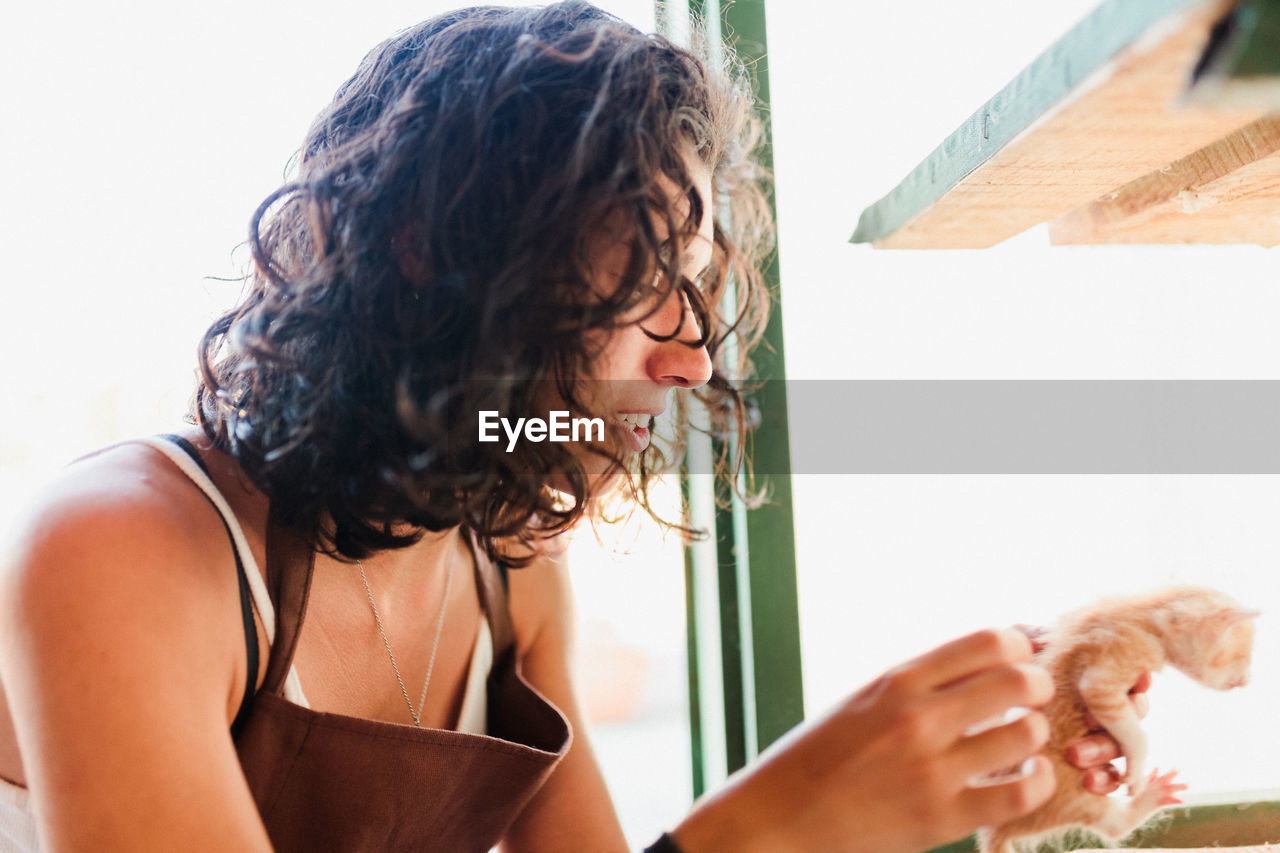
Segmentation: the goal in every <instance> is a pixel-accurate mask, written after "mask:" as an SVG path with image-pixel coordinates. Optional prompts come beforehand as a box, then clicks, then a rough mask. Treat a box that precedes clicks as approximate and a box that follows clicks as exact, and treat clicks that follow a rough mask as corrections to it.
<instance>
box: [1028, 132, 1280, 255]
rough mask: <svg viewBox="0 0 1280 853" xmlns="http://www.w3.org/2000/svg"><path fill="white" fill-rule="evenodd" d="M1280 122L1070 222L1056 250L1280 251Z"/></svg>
mask: <svg viewBox="0 0 1280 853" xmlns="http://www.w3.org/2000/svg"><path fill="white" fill-rule="evenodd" d="M1277 152H1280V116H1274V115H1273V116H1267V117H1265V118H1262V119H1259V120H1258V121H1256V122H1253V123H1251V124H1249V125H1246V126H1245V127H1242V128H1240V129H1239V130H1237V131H1235V132H1234V133H1231V134H1229V135H1228V136H1226V137H1224V138H1222V139H1220V140H1218V141H1217V142H1214V143H1212V144H1210V145H1208V146H1206V147H1204V148H1201V149H1200V150H1199V151H1196V152H1194V153H1192V154H1190V155H1188V156H1187V157H1184V158H1182V159H1180V160H1177V161H1175V162H1173V163H1171V164H1169V165H1168V166H1166V167H1165V168H1163V169H1158V170H1156V171H1154V172H1151V173H1149V174H1147V175H1144V176H1143V177H1141V178H1138V179H1137V180H1135V181H1132V182H1130V183H1129V184H1126V185H1125V186H1123V187H1121V188H1120V189H1118V190H1116V191H1115V192H1112V193H1109V194H1108V195H1106V196H1104V197H1103V198H1100V199H1098V200H1096V201H1094V202H1091V203H1090V204H1087V205H1084V206H1082V207H1080V208H1077V209H1076V210H1073V211H1071V212H1069V213H1066V214H1064V215H1063V216H1061V217H1059V218H1057V219H1055V220H1054V221H1053V222H1052V223H1051V224H1050V226H1049V239H1050V242H1052V243H1054V244H1055V245H1073V244H1093V243H1256V244H1258V245H1260V246H1275V245H1278V244H1280V156H1276V155H1277Z"/></svg>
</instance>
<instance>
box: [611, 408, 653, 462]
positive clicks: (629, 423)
mask: <svg viewBox="0 0 1280 853" xmlns="http://www.w3.org/2000/svg"><path fill="white" fill-rule="evenodd" d="M614 417H615V418H616V419H617V422H618V426H619V428H620V429H619V431H620V432H621V433H622V436H623V439H624V440H625V441H626V444H627V447H628V448H629V449H630V450H631V452H632V453H643V452H644V451H645V448H647V447H648V446H649V441H650V439H651V436H650V434H649V424H650V423H652V417H653V415H651V414H650V413H648V412H618V413H617V414H616V415H615V416H614Z"/></svg>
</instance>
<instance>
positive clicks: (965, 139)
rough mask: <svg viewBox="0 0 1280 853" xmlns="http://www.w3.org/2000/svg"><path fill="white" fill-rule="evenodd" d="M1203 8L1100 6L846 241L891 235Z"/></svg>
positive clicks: (872, 210) (1160, 1) (1193, 1)
mask: <svg viewBox="0 0 1280 853" xmlns="http://www.w3.org/2000/svg"><path fill="white" fill-rule="evenodd" d="M1204 2H1205V0H1108V2H1106V3H1103V4H1102V5H1101V6H1099V7H1098V8H1097V9H1095V10H1094V11H1093V12H1091V13H1090V14H1089V15H1088V16H1086V17H1085V18H1084V19H1083V20H1082V21H1080V23H1078V24H1077V25H1076V26H1075V27H1073V28H1072V29H1071V30H1070V31H1069V32H1068V33H1067V34H1066V35H1065V36H1063V37H1062V38H1061V39H1059V40H1058V41H1057V42H1055V43H1054V44H1053V45H1052V46H1051V47H1050V48H1049V49H1048V50H1046V51H1045V52H1044V53H1042V54H1041V55H1040V56H1039V57H1038V58H1037V59H1036V60H1035V61H1034V62H1032V63H1031V64H1030V65H1028V66H1027V67H1026V68H1025V69H1024V70H1023V71H1022V72H1021V73H1020V74H1018V76H1017V77H1015V78H1013V81H1012V82H1010V83H1009V85H1007V86H1005V87H1004V88H1003V89H1001V90H1000V91H999V92H998V93H997V94H996V95H995V97H993V98H992V99H991V100H989V101H987V102H986V103H985V104H983V105H982V106H981V107H980V108H978V110H977V111H976V112H974V113H973V115H971V116H969V118H968V119H966V120H965V122H964V123H963V124H961V125H960V127H958V128H957V129H956V130H955V132H953V133H952V134H951V135H950V136H948V137H947V138H946V139H945V140H943V142H942V144H941V145H939V146H938V147H937V148H935V149H934V151H933V152H932V153H931V154H930V155H929V156H928V157H926V158H925V159H924V160H923V161H921V163H920V164H919V165H918V166H916V167H915V169H913V170H912V171H911V173H910V174H908V175H907V176H906V177H905V178H904V179H903V180H902V182H901V183H899V184H898V185H897V186H896V187H895V188H894V189H893V190H891V191H890V192H889V194H888V195H886V196H885V197H884V198H882V199H880V200H879V201H877V202H876V203H875V204H873V205H871V206H870V207H868V208H867V209H866V210H864V211H863V212H862V216H861V217H859V219H858V226H857V229H856V230H855V231H854V233H853V237H852V238H851V239H850V242H852V243H870V242H872V241H875V240H880V239H883V238H885V237H888V236H889V235H890V234H892V233H893V232H895V231H897V230H898V229H899V228H901V227H902V226H903V225H905V224H907V223H908V222H909V221H910V220H911V219H913V218H914V217H916V216H917V215H919V214H920V213H922V212H924V211H925V210H926V209H927V208H928V207H929V206H930V205H931V204H933V203H934V202H935V201H937V200H938V199H939V198H941V197H942V196H943V195H944V194H945V193H946V192H947V191H949V190H950V189H951V188H952V187H954V186H956V184H958V183H960V181H962V180H963V179H964V178H965V176H966V175H968V174H969V173H971V172H973V171H974V170H975V169H977V168H978V167H979V166H981V165H982V164H983V163H985V162H986V161H987V160H988V159H990V158H991V156H992V155H994V154H995V153H996V152H997V151H999V150H1000V149H1001V148H1003V147H1004V146H1005V145H1007V144H1009V143H1010V142H1011V141H1012V140H1013V138H1014V137H1015V136H1017V135H1018V134H1019V133H1021V132H1022V131H1024V130H1026V129H1027V128H1028V127H1030V126H1031V125H1032V124H1034V123H1035V122H1036V121H1037V120H1038V119H1039V118H1040V117H1041V116H1043V115H1045V114H1046V113H1047V112H1049V110H1051V109H1052V108H1053V106H1054V105H1055V104H1057V103H1059V102H1060V101H1062V100H1063V99H1065V98H1067V97H1068V96H1069V95H1070V94H1071V92H1072V91H1073V90H1074V89H1075V88H1076V86H1078V85H1080V83H1081V82H1083V81H1084V80H1085V78H1086V77H1088V76H1089V74H1091V73H1093V72H1094V71H1096V70H1098V69H1099V68H1101V67H1102V66H1103V65H1105V64H1106V63H1107V62H1108V61H1109V60H1110V59H1111V58H1112V57H1114V56H1115V55H1116V54H1118V53H1119V52H1120V51H1121V50H1122V49H1124V48H1125V47H1126V46H1127V45H1129V44H1131V43H1132V42H1134V41H1135V40H1136V39H1138V38H1139V37H1140V36H1141V35H1142V34H1143V33H1145V32H1147V31H1148V30H1149V29H1151V27H1153V26H1154V25H1156V24H1158V23H1159V22H1160V21H1162V20H1164V19H1165V18H1167V17H1168V16H1169V15H1172V14H1174V13H1177V12H1180V11H1182V10H1184V9H1187V8H1190V7H1193V6H1197V5H1200V4H1202V3H1204Z"/></svg>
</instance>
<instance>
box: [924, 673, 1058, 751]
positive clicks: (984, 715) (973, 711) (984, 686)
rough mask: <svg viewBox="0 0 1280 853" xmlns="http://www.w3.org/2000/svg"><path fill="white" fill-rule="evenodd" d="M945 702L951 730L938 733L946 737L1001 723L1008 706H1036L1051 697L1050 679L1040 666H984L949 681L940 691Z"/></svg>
mask: <svg viewBox="0 0 1280 853" xmlns="http://www.w3.org/2000/svg"><path fill="white" fill-rule="evenodd" d="M941 695H942V696H943V697H944V701H945V702H946V704H947V713H946V719H948V720H950V721H951V723H950V725H951V727H952V728H951V729H950V730H949V731H944V732H942V733H941V734H942V735H943V736H944V737H946V738H948V739H950V738H957V737H960V736H961V735H964V734H965V733H967V732H969V731H970V730H971V729H973V728H974V727H979V728H984V729H985V728H990V727H991V726H989V725H986V724H987V723H990V722H992V721H994V723H995V724H997V725H998V724H999V723H1002V722H1004V721H1005V720H1004V715H1005V713H1006V712H1007V711H1008V710H1009V709H1010V708H1038V707H1040V706H1041V705H1043V704H1044V703H1045V702H1048V701H1049V700H1050V699H1051V698H1053V679H1052V678H1051V677H1050V676H1049V673H1048V672H1047V671H1045V670H1044V669H1043V668H1042V667H1039V666H1036V665H1034V664H1029V663H1017V664H1012V665H1009V666H1002V667H997V668H993V669H988V670H985V671H983V672H980V673H978V674H977V675H975V676H973V677H972V678H967V679H965V680H963V681H960V682H958V683H955V684H952V685H951V686H950V687H948V688H947V689H946V690H945V691H944V692H943V693H942V694H941Z"/></svg>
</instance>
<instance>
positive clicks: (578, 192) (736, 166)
mask: <svg viewBox="0 0 1280 853" xmlns="http://www.w3.org/2000/svg"><path fill="white" fill-rule="evenodd" d="M726 53H727V54H728V58H727V59H726V61H725V63H724V65H725V67H724V68H723V69H716V70H714V71H713V70H711V69H709V68H708V66H707V65H706V64H704V63H703V62H702V61H701V60H700V59H699V58H698V57H697V55H695V53H693V52H691V51H689V50H685V49H682V48H680V47H678V46H676V45H673V44H672V43H671V42H669V41H668V40H666V39H665V38H662V37H661V36H657V35H645V34H643V33H641V32H639V31H638V30H636V29H634V28H633V27H631V26H630V25H628V24H625V23H623V22H622V21H620V20H618V19H617V18H614V17H613V16H611V15H608V14H606V13H605V12H602V11H601V10H599V9H597V8H595V7H593V6H591V5H589V4H587V3H585V2H579V1H578V0H568V2H563V3H558V4H555V5H552V6H549V7H546V8H499V7H477V8H470V9H463V10H459V11H455V12H450V13H447V14H444V15H441V16H439V17H436V18H433V19H431V20H429V21H426V22H425V23H422V24H420V25H418V26H416V27H413V28H411V29H408V30H406V31H404V32H401V33H399V34H398V35H396V36H394V37H393V38H391V39H389V40H388V41H386V42H384V43H383V44H381V45H379V46H378V47H376V48H374V49H373V50H372V51H371V52H370V53H369V54H368V55H367V56H366V57H365V58H364V60H363V62H362V63H361V64H360V67H359V68H358V69H357V70H356V73H355V75H354V76H353V77H352V78H351V79H350V80H348V81H347V82H346V83H345V84H344V85H343V86H342V87H341V88H340V89H339V90H338V92H337V94H336V95H335V97H334V99H333V102H332V103H331V104H330V105H329V106H328V107H327V108H326V109H325V110H324V111H323V112H322V113H321V114H320V115H319V116H318V117H317V119H316V121H315V123H314V124H313V125H312V128H311V130H310V132H309V133H308V135H307V138H306V141H305V143H304V145H303V147H302V149H301V152H300V154H299V155H298V156H297V157H296V162H295V163H294V164H293V172H294V173H293V175H292V179H291V180H290V181H289V182H288V183H286V184H285V185H284V186H282V187H280V188H279V189H278V190H276V191H275V192H274V193H272V194H271V195H270V196H269V197H268V198H267V199H266V200H265V201H263V203H262V204H261V205H260V206H259V207H258V209H257V211H256V212H255V213H254V215H253V218H252V220H251V223H250V229H249V234H250V236H249V247H250V249H251V251H252V257H253V266H252V269H251V270H250V271H249V272H248V273H247V275H246V282H247V286H246V292H245V294H244V295H243V297H242V299H241V300H240V302H239V304H238V305H236V306H235V307H234V308H232V309H231V310H229V311H227V312H226V313H225V314H223V315H222V316H221V317H220V318H219V319H218V320H217V321H216V322H214V324H213V325H212V326H211V327H210V328H209V329H208V331H207V332H206V333H205V335H204V337H203V339H202V341H201V346H200V350H199V359H200V379H199V383H198V387H197V389H196V394H195V398H194V402H193V417H194V418H195V419H196V420H197V421H198V422H199V424H200V425H201V427H202V428H203V429H204V431H205V433H206V434H207V435H208V436H209V438H210V439H211V440H212V441H213V443H214V444H215V446H217V447H219V448H221V449H223V450H225V451H226V452H228V453H230V454H232V455H233V456H234V457H235V459H236V460H237V461H238V463H239V464H240V465H241V467H242V468H243V469H244V470H245V472H246V473H247V474H248V476H249V477H250V479H251V480H252V481H253V482H254V484H255V485H256V486H258V487H259V488H260V489H262V490H263V491H264V492H265V493H266V494H267V495H268V496H269V498H270V500H271V502H272V507H273V512H275V513H276V515H277V517H278V518H279V519H280V520H281V521H283V522H284V523H286V524H290V525H294V526H297V527H300V528H301V529H303V530H304V531H305V532H306V533H307V535H309V536H310V537H311V538H312V541H314V542H315V543H316V546H317V547H319V548H322V549H324V550H326V551H328V552H329V553H333V554H335V555H339V556H342V557H345V558H348V559H354V558H359V557H363V556H366V555H368V554H369V553H371V552H372V551H375V550H379V549H385V548H395V547H402V546H405V545H408V544H411V543H412V542H414V541H416V539H417V538H418V536H420V535H421V534H420V531H422V530H423V529H426V530H442V529H445V528H448V527H452V526H454V525H459V524H461V525H465V526H467V527H468V528H470V529H471V530H473V531H474V532H475V533H476V534H477V535H478V537H479V538H480V540H481V541H482V542H483V543H484V545H485V547H486V548H488V549H489V550H490V552H491V553H492V552H494V551H495V548H496V543H497V542H498V540H500V539H506V538H510V537H517V538H521V539H523V540H525V541H526V542H528V541H529V540H530V539H532V538H533V537H535V536H538V535H545V534H547V533H549V532H555V531H558V530H560V529H563V528H565V527H566V526H568V525H570V524H572V523H573V522H574V521H575V520H577V519H578V518H579V517H580V516H581V515H582V513H583V512H584V510H585V507H586V506H587V502H588V499H589V498H590V497H592V496H591V494H590V491H591V483H590V481H589V478H588V477H587V475H586V474H585V472H584V469H583V467H582V465H581V464H580V463H579V462H578V461H576V460H575V458H574V457H573V456H572V454H571V452H570V451H569V450H568V449H567V448H565V447H564V446H563V445H557V444H552V443H539V444H534V443H528V442H526V443H523V444H522V445H521V446H520V447H518V448H517V449H516V450H515V451H514V452H507V449H506V447H504V446H502V445H501V443H499V444H482V443H478V442H477V441H476V418H477V412H479V411H480V410H498V411H501V412H503V413H504V414H506V413H511V414H512V415H513V416H530V415H534V414H536V413H537V411H538V410H539V402H540V399H539V393H540V392H539V391H538V388H539V386H540V384H542V383H546V382H551V383H553V387H555V388H556V389H557V390H558V393H559V394H560V396H561V398H563V399H564V400H565V401H566V402H567V403H568V404H569V406H570V407H571V408H573V409H574V410H575V411H583V410H585V407H584V406H583V405H582V403H581V401H580V400H579V399H578V396H579V395H578V391H579V389H578V387H577V386H576V384H575V380H576V379H577V378H579V377H582V376H585V375H587V373H586V371H587V369H588V367H589V365H590V361H591V358H592V355H593V352H592V351H591V347H590V346H589V345H588V343H587V334H586V333H588V332H590V331H592V330H599V329H611V328H616V327H617V326H618V325H619V324H620V323H621V322H622V321H621V320H620V317H621V316H622V315H623V314H624V313H627V312H630V314H629V316H630V317H634V313H635V312H634V308H635V305H636V303H637V300H638V299H642V298H644V297H645V296H646V295H652V293H653V288H654V287H655V284H654V282H655V281H657V282H659V284H658V285H657V287H658V288H659V290H664V289H665V293H670V291H671V289H673V288H679V290H681V291H682V292H683V294H684V295H685V297H687V299H688V300H689V306H690V307H691V308H692V310H693V311H694V312H695V314H696V318H697V320H698V324H699V328H700V329H701V333H702V340H700V341H698V342H697V343H696V344H691V345H697V346H702V345H705V346H707V348H708V351H709V352H710V354H711V357H712V364H713V376H712V379H711V381H710V382H709V383H708V384H707V385H706V386H704V387H703V388H702V389H699V390H698V391H696V392H694V393H695V395H696V396H697V398H698V399H700V400H701V402H702V403H703V404H705V405H706V406H707V408H708V409H709V411H710V412H711V413H712V429H715V430H717V431H720V432H722V433H724V434H735V433H736V434H737V435H739V437H741V435H742V433H743V430H744V418H743V401H742V398H741V396H740V393H739V391H738V390H736V388H735V382H733V381H731V377H743V376H746V375H747V374H748V372H749V363H748V362H747V361H746V353H747V352H748V351H749V350H750V348H751V346H752V345H753V344H754V343H755V342H756V341H757V339H758V337H759V335H760V333H761V331H762V328H763V324H764V319H765V312H766V306H767V298H766V294H765V291H764V288H763V285H762V283H761V280H760V277H759V274H758V268H759V266H760V263H761V262H762V261H763V259H764V256H765V255H766V254H767V252H768V251H770V250H771V248H772V230H771V222H770V218H769V216H768V214H767V208H766V206H765V193H766V191H767V189H766V186H767V185H766V181H765V178H766V176H765V175H764V174H763V172H762V170H761V168H760V167H759V166H758V165H757V164H756V163H755V160H754V159H753V153H754V149H755V148H756V145H757V141H758V137H759V133H758V126H759V123H758V121H757V120H756V119H755V117H754V114H753V113H752V110H751V105H750V101H749V94H748V93H749V92H750V87H749V86H748V85H747V84H746V82H745V77H744V74H743V72H742V69H741V67H740V66H739V65H737V64H736V62H735V60H734V59H733V58H732V54H731V52H728V51H726ZM689 150H695V151H696V152H697V156H698V157H699V158H701V160H702V161H703V162H704V163H706V164H707V165H708V166H709V167H711V169H712V180H713V187H714V189H713V195H714V196H716V198H714V199H704V198H701V197H700V194H699V193H698V192H697V190H696V189H695V188H694V181H693V180H692V179H691V176H690V175H689V174H688V168H687V166H686V162H685V159H684V158H685V156H687V153H686V152H688V151H689ZM660 181H663V182H667V183H665V186H666V189H665V190H664V188H663V185H662V184H660ZM671 186H674V187H676V188H677V189H678V191H679V193H678V194H677V195H676V196H674V197H673V195H672V193H671V192H670V187H671ZM686 199H687V201H685V200H686ZM707 205H714V207H715V210H716V211H717V212H718V213H719V214H721V215H718V216H717V217H716V220H717V221H716V226H715V237H714V241H713V242H714V251H713V261H712V264H711V267H710V268H709V271H708V273H707V274H706V275H705V276H704V277H703V279H702V280H701V281H699V282H693V281H690V280H688V279H687V278H685V277H683V276H682V275H681V272H680V258H681V255H682V251H683V248H684V246H685V244H686V243H687V242H688V241H689V240H690V239H691V238H692V237H693V235H694V234H696V232H697V226H698V222H699V221H700V219H701V217H702V212H703V210H704V207H705V206H707ZM619 213H621V214H622V215H624V216H625V217H626V221H628V222H629V223H632V224H633V227H632V228H631V232H630V237H629V239H630V247H629V248H630V260H629V262H628V265H627V269H626V271H625V274H624V275H623V277H622V282H621V285H620V286H619V287H618V288H617V289H616V291H615V292H613V293H612V294H609V295H606V296H603V297H602V296H601V295H600V294H599V293H598V292H596V291H593V289H592V278H593V273H592V271H591V263H590V261H591V257H590V252H589V243H590V238H591V236H592V235H593V234H595V233H598V230H599V227H600V223H602V222H604V221H605V220H606V219H607V218H608V217H610V216H614V217H616V216H617V215H618V214H619ZM729 282H733V285H732V286H733V289H734V291H736V300H729V301H733V302H734V303H735V304H733V305H730V306H728V307H727V308H726V307H725V305H724V303H725V301H726V300H725V299H724V294H725V292H726V288H727V287H729V286H730V285H729ZM597 290H598V288H597ZM731 337H732V338H735V339H736V346H726V342H727V341H728V340H729V339H730V338H731ZM727 352H734V353H736V354H737V355H735V356H734V361H735V362H737V363H735V364H727V363H726V357H727V356H726V353H727ZM677 396H683V395H677ZM543 399H545V398H543ZM543 408H544V409H545V407H543ZM679 414H680V420H681V421H682V422H683V421H684V420H687V418H685V417H684V414H685V412H684V409H683V408H681V409H680V410H679ZM682 433H683V429H681V430H680V431H679V432H678V433H677V434H675V435H672V436H668V437H666V438H665V439H664V440H655V442H654V443H653V444H652V445H651V447H650V448H649V449H648V450H646V451H645V452H644V453H643V454H640V455H639V456H638V458H633V459H631V460H630V461H629V462H626V463H624V462H623V461H622V460H621V459H617V460H614V463H615V464H616V465H618V466H620V467H621V468H623V469H627V466H629V470H627V474H628V475H629V476H627V477H626V478H625V482H627V483H628V484H629V485H630V488H631V490H632V492H633V494H634V496H635V498H636V500H637V501H639V502H640V504H641V506H643V507H644V508H645V509H650V507H649V503H648V488H649V485H650V483H651V480H652V477H653V474H654V472H656V471H660V470H663V469H665V468H666V467H667V466H668V465H669V463H670V461H672V460H676V459H678V458H679V457H680V454H681V452H682V441H683V439H682ZM737 444H738V445H739V446H740V445H741V444H742V442H737ZM601 452H603V451H601ZM721 462H722V463H723V467H725V468H726V469H732V468H734V467H735V466H736V465H739V464H741V460H740V459H737V460H734V459H722V460H721ZM553 473H554V474H555V475H556V477H557V482H558V484H559V489H558V490H553V489H551V488H550V487H549V486H548V482H549V477H550V475H551V474H553ZM728 473H730V474H731V475H732V474H733V473H734V472H733V471H728ZM650 511H651V512H652V510H651V509H650ZM415 530H416V531H418V533H414V532H406V531H415Z"/></svg>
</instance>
